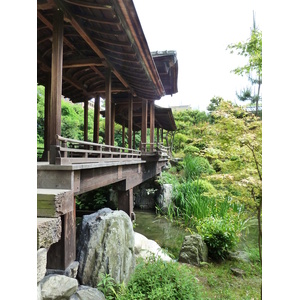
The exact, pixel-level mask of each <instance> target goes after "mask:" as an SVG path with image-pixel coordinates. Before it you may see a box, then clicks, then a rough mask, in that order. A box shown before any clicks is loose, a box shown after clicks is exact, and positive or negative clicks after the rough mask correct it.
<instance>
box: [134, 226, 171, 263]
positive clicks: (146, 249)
mask: <svg viewBox="0 0 300 300" xmlns="http://www.w3.org/2000/svg"><path fill="white" fill-rule="evenodd" d="M134 239H135V244H134V253H135V255H136V257H142V258H143V259H146V258H148V257H149V256H152V255H154V256H155V257H159V258H161V259H162V260H164V261H171V260H172V259H171V257H169V256H168V255H167V254H165V253H164V252H163V250H162V249H161V247H160V246H159V245H158V244H157V243H156V242H155V241H153V240H149V239H147V238H146V237H145V236H144V235H142V234H140V233H137V232H135V233H134Z"/></svg>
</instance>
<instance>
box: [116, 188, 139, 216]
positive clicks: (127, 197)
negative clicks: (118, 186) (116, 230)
mask: <svg viewBox="0 0 300 300" xmlns="http://www.w3.org/2000/svg"><path fill="white" fill-rule="evenodd" d="M118 209H119V210H123V211H125V212H126V213H127V214H128V216H129V217H130V218H131V220H135V215H134V212H133V189H129V190H128V191H118Z"/></svg>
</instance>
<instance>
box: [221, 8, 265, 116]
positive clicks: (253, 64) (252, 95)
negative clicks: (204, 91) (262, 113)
mask: <svg viewBox="0 0 300 300" xmlns="http://www.w3.org/2000/svg"><path fill="white" fill-rule="evenodd" d="M227 49H230V50H231V52H230V53H234V51H237V54H238V55H242V56H245V57H248V63H247V64H246V65H245V66H242V67H238V68H236V69H234V70H233V71H232V72H234V73H235V74H237V75H240V76H243V75H246V76H248V79H249V81H250V82H251V88H245V89H244V90H242V91H241V93H240V94H237V97H238V98H239V99H240V100H241V101H246V100H250V101H251V103H255V105H256V109H255V114H256V116H257V115H258V103H259V101H260V100H261V96H260V89H261V84H262V32H261V31H260V30H259V28H257V26H256V22H255V16H254V13H253V27H252V28H251V35H250V38H249V39H248V40H247V41H246V42H239V43H237V44H230V45H228V47H227ZM255 86H257V89H255Z"/></svg>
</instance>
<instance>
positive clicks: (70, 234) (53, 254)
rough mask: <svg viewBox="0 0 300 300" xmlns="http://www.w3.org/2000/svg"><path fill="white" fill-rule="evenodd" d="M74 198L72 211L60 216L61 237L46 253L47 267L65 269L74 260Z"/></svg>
mask: <svg viewBox="0 0 300 300" xmlns="http://www.w3.org/2000/svg"><path fill="white" fill-rule="evenodd" d="M75 201H76V199H75V197H74V207H73V211H71V212H69V213H66V214H64V215H63V216H61V221H62V232H61V239H60V240H59V241H58V242H57V243H55V244H53V245H51V246H50V248H49V250H48V253H47V269H57V270H65V269H66V268H67V267H68V266H69V265H70V264H71V263H72V262H73V261H75V260H76V202H75Z"/></svg>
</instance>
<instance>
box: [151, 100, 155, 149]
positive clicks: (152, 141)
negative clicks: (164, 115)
mask: <svg viewBox="0 0 300 300" xmlns="http://www.w3.org/2000/svg"><path fill="white" fill-rule="evenodd" d="M154 127H155V106H154V101H151V102H150V151H151V152H153V143H154Z"/></svg>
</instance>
